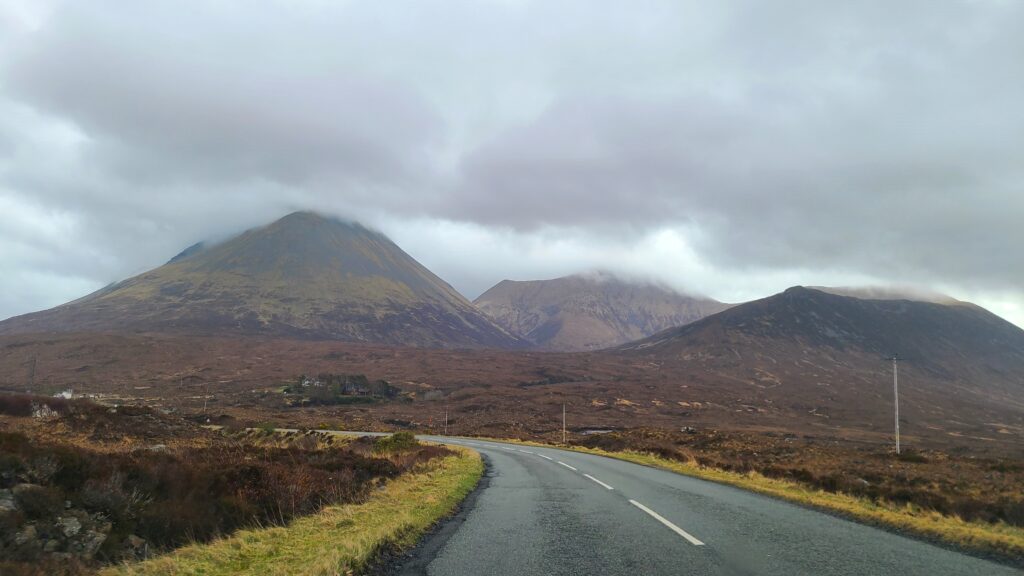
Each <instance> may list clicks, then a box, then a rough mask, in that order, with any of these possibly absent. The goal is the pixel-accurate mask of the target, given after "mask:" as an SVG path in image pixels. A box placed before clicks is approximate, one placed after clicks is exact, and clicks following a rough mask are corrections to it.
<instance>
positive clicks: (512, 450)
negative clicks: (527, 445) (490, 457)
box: [501, 446, 516, 452]
mask: <svg viewBox="0 0 1024 576" xmlns="http://www.w3.org/2000/svg"><path fill="white" fill-rule="evenodd" d="M501 449H502V450H508V451H509V452H515V451H516V449H515V448H505V447H504V446H502V447H501Z"/></svg>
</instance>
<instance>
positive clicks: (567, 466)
mask: <svg viewBox="0 0 1024 576" xmlns="http://www.w3.org/2000/svg"><path fill="white" fill-rule="evenodd" d="M558 463H559V464H561V465H562V466H565V467H566V468H568V469H569V470H572V471H573V472H576V469H575V468H573V467H572V466H569V465H568V464H566V463H565V462H562V461H561V460H559V461H558Z"/></svg>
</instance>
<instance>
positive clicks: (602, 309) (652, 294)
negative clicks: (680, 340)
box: [474, 273, 729, 351]
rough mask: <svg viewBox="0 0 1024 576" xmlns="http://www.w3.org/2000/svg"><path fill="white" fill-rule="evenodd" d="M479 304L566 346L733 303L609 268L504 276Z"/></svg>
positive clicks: (616, 340) (677, 322) (547, 344)
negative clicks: (548, 276)
mask: <svg viewBox="0 0 1024 576" xmlns="http://www.w3.org/2000/svg"><path fill="white" fill-rule="evenodd" d="M474 304H476V305H477V306H478V307H479V308H480V309H481V310H483V311H484V312H485V313H486V314H487V315H488V316H490V317H491V318H492V319H494V321H495V322H497V323H498V324H499V325H500V326H502V327H503V328H505V329H506V330H508V331H510V332H512V333H514V334H517V335H519V336H522V337H523V338H526V339H527V340H529V341H530V342H532V343H533V344H534V345H535V346H538V347H540V348H544V349H547V350H567V351H573V350H577V351H578V350H598V349H601V348H607V347H609V346H616V345H618V344H622V343H625V342H629V341H632V340H638V339H640V338H644V337H646V336H650V335H651V334H654V333H656V332H659V331H661V330H664V329H666V328H670V327H673V326H681V325H683V324H688V323H690V322H693V321H695V320H699V319H701V318H703V317H705V316H708V315H709V314H714V313H715V312H720V311H722V310H724V309H726V308H728V307H729V305H728V304H723V303H721V302H718V301H715V300H711V299H709V298H698V297H693V296H687V295H684V294H680V293H678V292H675V291H674V290H671V289H668V288H664V287H661V286H657V285H653V284H648V283H642V282H631V281H627V280H624V279H621V278H617V277H615V276H614V275H611V274H608V273H592V274H580V275H574V276H566V277H563V278H555V279H552V280H531V281H512V280H503V281H501V282H499V283H498V284H496V285H495V286H494V287H492V288H491V289H490V290H488V291H487V292H484V293H483V294H481V295H480V297H479V298H477V299H476V300H475V301H474Z"/></svg>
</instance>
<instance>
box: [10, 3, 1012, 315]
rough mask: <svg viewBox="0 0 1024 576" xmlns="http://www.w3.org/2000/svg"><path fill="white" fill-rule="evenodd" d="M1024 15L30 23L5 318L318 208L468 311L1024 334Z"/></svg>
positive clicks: (176, 18)
mask: <svg viewBox="0 0 1024 576" xmlns="http://www.w3.org/2000/svg"><path fill="white" fill-rule="evenodd" d="M1022 103H1024V3H1022V2H1018V1H1016V0H1006V1H983V0H975V1H967V2H956V1H941V2H936V1H934V0H922V1H902V2H891V1H878V2H847V3H837V2H821V1H820V0H807V1H801V2H787V1H773V2H763V1H756V0H755V1H750V2H726V1H715V2H707V1H702V2H684V1H680V0H671V1H666V2H637V1H633V2H620V3H614V4H612V3H602V2H594V1H593V0H581V1H579V2H559V1H553V0H543V1H537V2H529V1H522V2H520V1H514V0H506V1H497V2H482V1H480V0H467V1H465V2H460V1H448V2H432V1H424V0H418V1H415V2H408V3H399V2H380V1H362V0H350V1H347V2H326V1H325V2H319V1H308V2H301V1H295V2H283V1H282V2H251V1H241V0H239V1H237V2H232V1H217V2H192V1H190V0H173V1H168V2H153V1H148V2H104V1H101V0H93V1H90V2H64V3H62V2H48V1H47V0H21V1H17V0H16V1H13V2H12V1H9V0H0V318H5V317H7V316H11V315H15V314H20V313H25V312H29V311H34V310H38V309H42V308H46V307H50V306H53V305H56V304H59V303H62V302H65V301H67V300H70V299H72V298H76V297H79V296H82V295H84V294H86V293H88V292H90V291H92V290H94V289H97V288H99V287H101V286H103V285H105V284H107V283H109V282H111V281H114V280H118V279H121V278H124V277H127V276H130V275H133V274H136V273H139V272H141V271H144V270H146V269H149V268H152V267H154V266H157V265H159V264H161V263H163V262H164V261H166V260H167V259H169V258H170V257H171V256H173V255H174V254H175V253H177V252H178V251H180V250H181V249H182V248H184V247H185V246H187V245H189V244H192V243H193V242H195V241H197V240H202V239H206V238H218V237H224V236H226V235H229V234H232V233H235V232H238V231H240V230H243V229H245V228H247V227H251V226H255V225H258V224H262V223H265V222H268V221H270V220H273V219H275V218H277V217H279V216H282V215H284V214H286V213H288V212H290V211H293V210H298V209H311V210H318V211H322V212H325V213H328V214H333V215H338V216H343V217H347V218H352V219H357V220H360V221H362V222H364V223H366V224H368V225H371V226H374V227H377V228H379V229H381V230H382V231H384V232H385V233H387V234H388V235H390V236H391V237H392V238H393V239H394V240H395V241H396V242H398V244H399V245H400V246H402V247H403V248H404V249H405V250H406V251H408V252H409V253H411V254H412V255H413V256H415V257H416V258H417V259H419V260H420V261H421V262H423V263H424V264H425V265H426V266H428V267H430V268H431V269H432V270H434V271H435V272H436V273H438V274H439V275H440V276H442V277H443V278H445V279H446V280H448V281H449V282H450V283H452V284H453V285H454V286H455V287H456V288H457V289H459V290H460V291H461V292H463V293H464V294H465V295H467V296H468V297H470V298H472V297H475V296H477V295H478V294H479V293H480V292H482V291H483V290H485V289H486V288H488V287H489V286H491V285H492V284H494V283H496V282H497V281H499V280H501V279H503V278H512V279H521V280H525V279H535V278H545V277H554V276H560V275H565V274H570V273H574V272H580V271H586V270H591V269H598V268H600V269H607V270H611V271H617V272H619V273H621V274H626V275H631V276H636V277H642V278H654V279H658V280H661V281H663V282H666V283H668V284H670V285H672V286H675V287H677V288H679V289H681V290H685V291H689V292H695V293H702V294H707V295H710V296H713V297H716V298H718V299H720V300H725V301H733V302H735V301H742V300H748V299H753V298H758V297H762V296H766V295H769V294H772V293H774V292H778V291H780V290H783V289H785V288H786V287H788V286H791V285H795V284H805V285H862V284H870V285H900V286H917V287H921V288H928V289H932V290H938V291H942V292H945V293H949V294H951V295H953V296H956V297H959V298H962V299H968V300H972V301H975V302H977V303H979V304H982V305H984V306H986V307H988V308H990V309H992V310H993V311H995V312H997V313H999V314H1001V315H1003V316H1004V317H1006V318H1008V319H1010V320H1012V321H1014V322H1016V323H1017V324H1018V325H1024V251H1022V247H1024V104H1022Z"/></svg>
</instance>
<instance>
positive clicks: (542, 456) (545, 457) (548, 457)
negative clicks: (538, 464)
mask: <svg viewBox="0 0 1024 576" xmlns="http://www.w3.org/2000/svg"><path fill="white" fill-rule="evenodd" d="M537 456H540V457H541V458H543V459H545V460H551V461H552V462H554V461H555V459H554V458H552V457H551V456H545V455H543V454H537Z"/></svg>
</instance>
